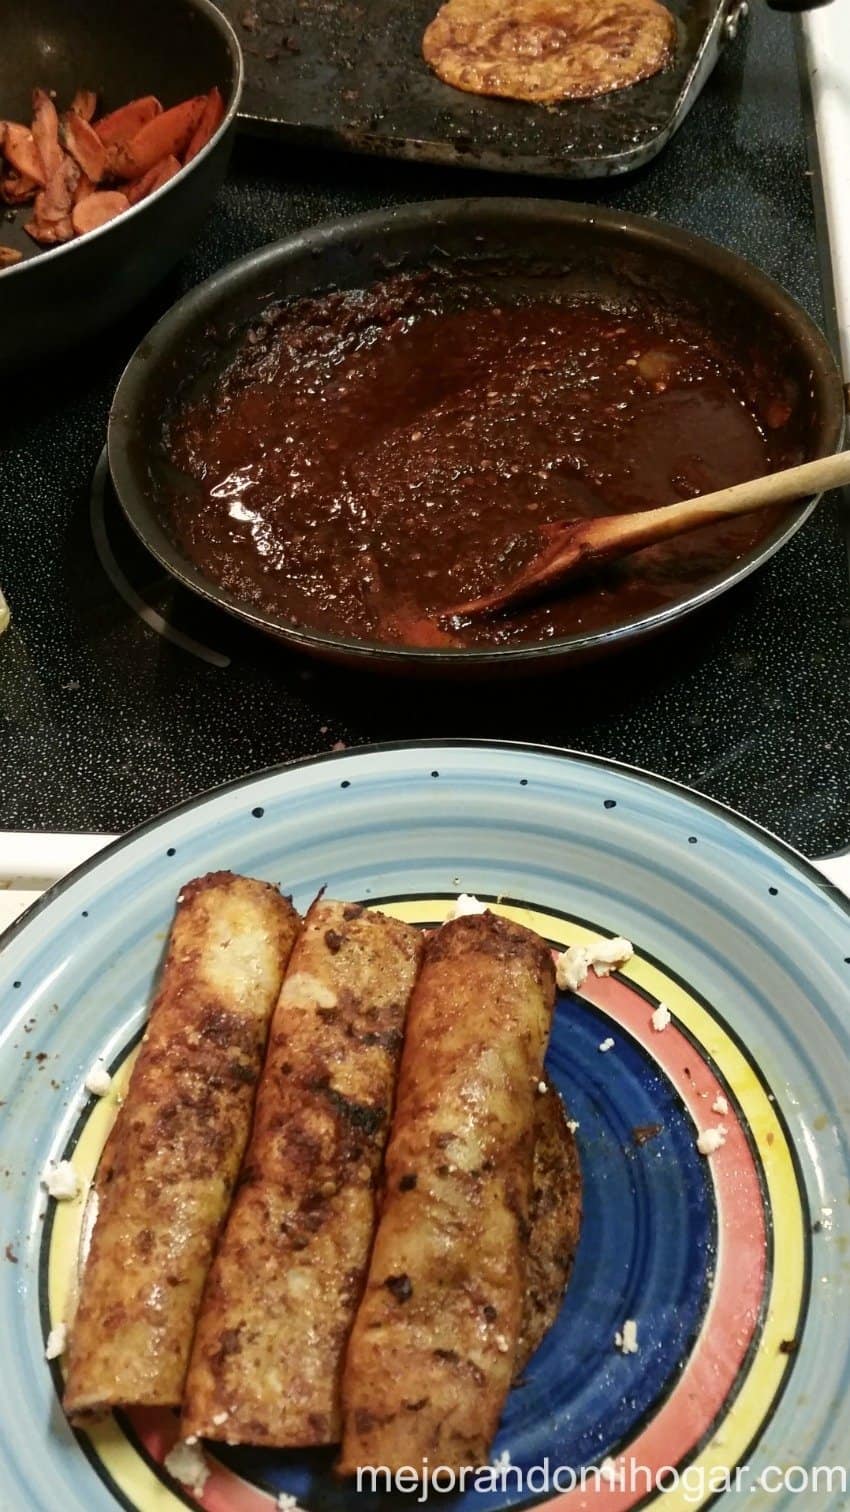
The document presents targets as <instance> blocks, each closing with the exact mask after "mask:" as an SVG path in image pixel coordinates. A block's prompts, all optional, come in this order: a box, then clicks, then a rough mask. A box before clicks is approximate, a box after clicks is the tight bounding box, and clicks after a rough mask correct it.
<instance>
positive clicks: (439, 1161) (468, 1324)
mask: <svg viewBox="0 0 850 1512" xmlns="http://www.w3.org/2000/svg"><path fill="white" fill-rule="evenodd" d="M554 996H555V976H554V967H553V965H552V958H551V955H550V952H549V950H548V949H547V947H546V946H545V945H544V943H543V941H542V940H540V939H538V937H537V936H536V935H533V934H531V933H530V932H529V931H528V930H526V929H523V928H521V927H520V926H519V925H517V924H511V923H509V922H508V921H507V920H505V919H500V918H496V917H495V916H494V915H493V914H490V913H487V914H478V915H472V916H467V917H464V918H459V919H456V920H455V921H454V922H453V923H451V924H447V925H445V926H444V928H443V929H441V930H440V931H439V933H438V934H435V935H433V936H432V937H431V938H430V939H429V941H428V943H427V945H426V949H425V959H424V963H423V967H422V972H421V974H420V977H419V980H418V982H417V985H416V990H415V992H414V994H413V999H412V1002H411V1005H410V1011H409V1014H408V1022H407V1033H406V1037H405V1043H404V1054H403V1057H402V1064H401V1071H400V1074H399V1086H398V1096H397V1101H396V1110H395V1115H394V1119H393V1129H392V1136H391V1138H390V1142H389V1146H388V1149H387V1158H386V1167H385V1172H384V1185H383V1195H382V1201H381V1213H380V1221H379V1223H378V1231H377V1234H376V1236H375V1244H374V1249H373V1251H372V1258H371V1262H370V1266H369V1277H368V1282H367V1286H366V1290H365V1292H364V1295H363V1300H362V1302H361V1304H360V1307H359V1309H358V1312H357V1317H356V1319H355V1323H354V1328H353V1330H352V1334H351V1339H350V1341H349V1346H348V1351H347V1355H346V1361H345V1371H344V1375H343V1388H342V1399H343V1426H344V1432H343V1449H342V1460H341V1464H340V1470H341V1472H342V1473H343V1474H349V1473H353V1471H354V1470H356V1468H357V1467H358V1466H359V1465H363V1466H365V1465H381V1466H386V1467H387V1468H388V1469H390V1470H397V1469H399V1468H400V1467H401V1466H403V1465H412V1466H417V1465H419V1464H421V1463H422V1461H423V1459H424V1458H425V1457H426V1456H427V1457H428V1458H429V1460H430V1462H431V1463H432V1464H437V1463H439V1464H441V1465H451V1466H455V1467H457V1468H459V1467H461V1466H464V1465H478V1464H481V1463H484V1462H485V1461H486V1459H487V1456H488V1450H489V1446H490V1443H491V1441H492V1438H493V1435H494V1434H495V1432H496V1428H497V1425H498V1422H499V1416H500V1414H501V1411H502V1405H503V1403H504V1400H505V1396H506V1394H507V1391H508V1387H509V1386H510V1382H511V1377H512V1375H513V1371H514V1362H515V1357H516V1355H517V1347H518V1340H519V1335H520V1327H521V1322H522V1315H523V1304H524V1296H525V1287H526V1254H527V1247H528V1234H529V1223H528V1220H529V1207H530V1199H531V1185H532V1160H533V1154H534V1141H535V1119H536V1112H535V1102H536V1099H537V1097H538V1095H539V1094H538V1083H539V1079H540V1075H541V1071H542V1066H543V1056H544V1052H545V1049H546V1043H547V1040H548V1037H549V1028H550V1024H551V1017H552V1007H553V1003H554Z"/></svg>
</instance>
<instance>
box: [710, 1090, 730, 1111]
mask: <svg viewBox="0 0 850 1512" xmlns="http://www.w3.org/2000/svg"><path fill="white" fill-rule="evenodd" d="M711 1111H712V1113H719V1114H721V1116H723V1115H724V1114H726V1113H728V1112H729V1104H728V1102H727V1101H726V1098H725V1097H724V1096H723V1093H722V1092H718V1094H717V1096H716V1097H715V1099H714V1102H713V1103H712V1104H711Z"/></svg>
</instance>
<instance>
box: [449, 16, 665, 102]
mask: <svg viewBox="0 0 850 1512" xmlns="http://www.w3.org/2000/svg"><path fill="white" fill-rule="evenodd" d="M675 40H676V24H675V21H674V19H673V16H672V15H671V13H670V11H668V10H667V9H666V7H665V6H663V5H661V4H660V3H659V0H447V3H446V4H445V5H443V6H442V7H441V9H440V10H439V11H438V12H437V15H436V16H435V18H434V20H433V21H432V22H431V24H430V26H428V27H427V29H426V31H425V35H424V37H423V39H422V53H423V57H424V58H425V61H426V63H428V64H430V66H431V68H433V70H434V72H435V73H436V74H437V75H438V77H439V78H441V79H442V80H443V82H444V83H446V84H451V85H453V87H454V88H455V89H463V90H466V91H467V92H468V93H470V94H481V95H500V96H504V97H505V98H507V99H512V100H530V101H532V102H535V103H538V104H553V103H555V102H556V101H558V100H578V99H583V98H587V97H592V96H594V95H602V94H608V93H609V92H610V91H611V90H615V89H625V88H626V87H627V86H628V85H630V84H636V83H637V82H638V81H639V80H640V79H647V78H650V77H651V75H652V74H655V73H659V72H660V71H661V69H662V68H664V67H665V65H666V64H667V63H668V62H669V60H670V57H671V55H672V52H673V48H674V45H675Z"/></svg>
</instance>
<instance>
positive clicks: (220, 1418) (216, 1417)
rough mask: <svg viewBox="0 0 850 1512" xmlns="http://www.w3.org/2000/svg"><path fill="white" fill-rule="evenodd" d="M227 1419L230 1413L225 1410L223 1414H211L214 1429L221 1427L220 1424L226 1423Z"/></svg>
mask: <svg viewBox="0 0 850 1512" xmlns="http://www.w3.org/2000/svg"><path fill="white" fill-rule="evenodd" d="M229 1417H230V1413H229V1412H228V1411H227V1409H226V1408H225V1410H224V1412H214V1413H213V1423H214V1424H215V1426H216V1428H220V1427H221V1425H222V1423H226V1422H227V1419H228V1418H229Z"/></svg>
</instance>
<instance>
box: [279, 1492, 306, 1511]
mask: <svg viewBox="0 0 850 1512" xmlns="http://www.w3.org/2000/svg"><path fill="white" fill-rule="evenodd" d="M275 1505H276V1507H277V1509H278V1512H301V1508H300V1507H299V1505H298V1503H297V1501H296V1500H295V1497H294V1496H293V1495H292V1492H291V1491H281V1493H280V1495H279V1496H278V1499H277V1501H276V1503H275Z"/></svg>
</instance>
